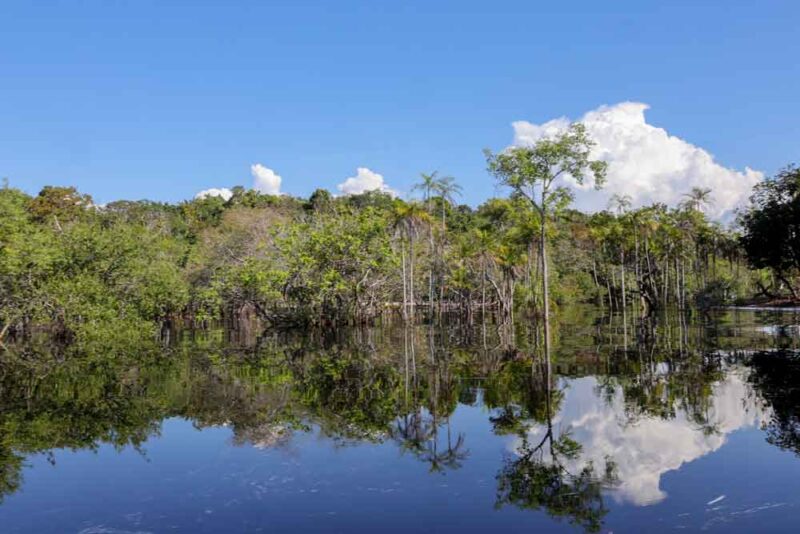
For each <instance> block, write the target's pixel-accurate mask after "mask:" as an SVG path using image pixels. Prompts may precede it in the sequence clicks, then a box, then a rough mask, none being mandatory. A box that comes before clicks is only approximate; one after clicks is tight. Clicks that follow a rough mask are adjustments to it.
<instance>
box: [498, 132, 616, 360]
mask: <svg viewBox="0 0 800 534" xmlns="http://www.w3.org/2000/svg"><path fill="white" fill-rule="evenodd" d="M593 145H594V143H593V141H592V140H591V139H590V138H589V136H588V134H587V133H586V128H585V127H584V126H583V125H582V124H573V125H571V126H570V127H569V129H567V130H566V131H565V132H562V133H560V134H558V135H556V136H555V137H553V138H543V139H540V140H539V141H537V142H536V143H535V144H534V145H533V146H530V147H514V148H511V149H508V150H506V151H504V152H500V153H498V154H492V153H491V152H489V151H488V150H487V151H486V158H487V162H488V168H489V172H490V173H491V174H493V175H494V176H495V177H497V179H498V180H499V181H500V183H501V184H503V185H505V186H508V187H510V188H511V189H512V190H513V192H514V194H516V195H518V196H520V197H522V198H524V199H525V200H527V202H528V204H529V206H530V207H531V208H533V209H535V210H536V211H537V212H538V213H539V216H540V219H541V221H542V224H541V237H540V242H539V256H540V260H541V265H542V301H543V305H544V309H543V315H544V330H545V333H544V342H545V347H546V348H547V347H548V346H549V343H550V303H549V299H550V293H549V276H548V265H547V245H546V241H547V220H548V217H550V216H551V215H552V214H553V212H554V211H557V210H558V209H559V208H561V207H563V206H564V205H565V204H567V203H568V202H569V200H570V199H571V193H570V191H569V190H568V189H567V188H566V187H564V186H559V185H557V182H556V180H558V179H559V178H571V179H572V180H574V181H576V182H577V183H579V184H583V183H584V181H585V180H586V178H587V177H588V176H589V175H591V176H592V178H593V180H594V185H595V187H597V188H599V187H602V185H603V183H604V181H605V175H606V168H607V163H606V162H603V161H598V160H591V159H590V157H589V153H590V150H591V148H592V146H593Z"/></svg>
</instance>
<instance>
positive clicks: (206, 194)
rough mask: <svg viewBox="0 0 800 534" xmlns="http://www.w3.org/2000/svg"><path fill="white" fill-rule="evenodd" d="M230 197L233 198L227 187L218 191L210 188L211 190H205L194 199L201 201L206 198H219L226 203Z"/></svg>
mask: <svg viewBox="0 0 800 534" xmlns="http://www.w3.org/2000/svg"><path fill="white" fill-rule="evenodd" d="M232 196H233V191H231V190H230V189H228V188H227V187H222V188H219V189H217V188H211V189H206V190H204V191H200V192H199V193H197V194H196V195H195V196H194V198H196V199H203V198H207V197H221V198H222V200H225V201H226V202H227V201H228V200H230V198H231V197H232Z"/></svg>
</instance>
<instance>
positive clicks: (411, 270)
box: [408, 233, 415, 315]
mask: <svg viewBox="0 0 800 534" xmlns="http://www.w3.org/2000/svg"><path fill="white" fill-rule="evenodd" d="M408 248H409V251H408V299H409V306H410V310H411V315H414V304H415V301H414V234H413V233H412V234H410V236H409V244H408Z"/></svg>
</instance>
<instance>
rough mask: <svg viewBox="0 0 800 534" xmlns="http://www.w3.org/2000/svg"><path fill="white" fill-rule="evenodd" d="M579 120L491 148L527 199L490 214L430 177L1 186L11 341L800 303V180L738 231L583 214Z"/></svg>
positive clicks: (690, 210)
mask: <svg viewBox="0 0 800 534" xmlns="http://www.w3.org/2000/svg"><path fill="white" fill-rule="evenodd" d="M591 146H592V141H591V139H589V138H588V137H587V134H586V132H585V130H584V129H583V128H582V127H581V126H580V125H573V126H572V127H571V128H570V129H568V130H567V131H565V132H564V133H562V134H560V135H559V136H557V137H555V138H551V139H545V140H542V141H539V142H538V143H537V144H535V145H534V146H531V147H520V148H513V149H508V150H506V151H503V152H500V153H496V154H493V153H490V152H487V154H486V157H487V168H488V171H489V173H490V174H491V175H493V176H494V177H495V178H496V179H497V180H498V183H500V184H501V185H504V186H506V187H507V189H508V190H510V195H509V196H508V197H506V198H492V199H489V200H487V201H486V202H484V203H483V204H481V205H480V206H478V207H476V208H472V207H470V206H467V205H464V204H459V203H458V197H459V195H460V192H461V187H460V186H459V185H458V184H457V182H456V181H455V179H453V178H452V177H449V176H440V175H439V174H438V173H430V174H423V175H421V180H420V182H419V184H418V185H417V188H416V189H417V191H418V192H419V193H420V195H421V199H419V200H403V199H401V198H395V197H393V196H391V195H390V194H387V193H384V192H379V191H370V192H366V193H363V194H360V195H351V196H340V197H334V196H332V195H331V194H330V193H329V192H328V191H326V190H323V189H319V190H317V191H315V192H314V193H313V194H312V195H311V196H310V197H309V198H307V199H303V198H296V197H292V196H272V195H264V194H260V193H258V192H256V191H254V190H247V189H245V188H243V187H236V188H234V189H233V195H232V196H231V197H230V198H229V199H228V200H225V199H223V198H220V197H205V198H196V199H194V200H191V201H185V202H181V203H178V204H167V203H159V202H151V201H117V202H111V203H109V204H106V205H103V206H97V205H95V204H94V203H93V201H92V198H91V197H90V196H89V195H87V194H84V193H81V192H79V191H77V190H76V189H75V188H73V187H52V186H48V187H45V188H43V189H42V190H41V191H40V192H39V194H38V195H36V196H30V195H28V194H26V193H24V192H22V191H20V190H17V189H14V188H11V187H9V186H8V184H7V183H6V185H5V187H3V188H2V189H0V342H2V341H3V340H4V339H7V338H9V337H19V336H25V335H30V333H32V332H35V331H37V330H43V331H46V332H48V333H49V334H50V335H52V336H55V337H56V338H57V339H60V340H63V341H68V342H76V343H84V344H85V343H90V342H91V343H99V344H101V345H102V344H103V343H107V344H113V343H114V342H115V341H119V340H127V339H135V338H140V337H142V336H153V335H155V334H156V333H157V331H158V329H159V328H161V327H162V326H163V325H164V324H165V323H166V324H168V323H175V322H181V323H190V324H194V325H203V324H207V323H208V322H209V321H213V320H217V319H220V318H235V319H238V318H242V317H250V316H253V317H258V318H260V319H261V320H262V321H264V322H266V323H267V324H268V325H271V326H275V327H294V326H308V325H319V326H332V325H339V324H365V323H371V322H374V321H376V320H378V319H380V318H385V317H390V316H398V317H402V318H405V319H407V320H410V319H413V318H415V317H425V318H436V317H441V316H443V315H445V314H452V313H458V314H460V315H461V316H463V317H466V318H467V319H468V320H473V319H475V318H476V317H483V316H486V315H487V314H491V316H492V317H497V318H500V320H503V321H509V320H513V318H514V315H515V314H523V315H526V316H532V317H541V318H544V319H545V321H544V326H545V342H547V341H548V339H549V333H548V332H547V330H548V328H547V326H548V321H547V320H546V319H547V318H548V317H549V316H550V309H549V308H551V307H556V308H557V307H559V306H563V305H565V304H568V303H571V302H594V303H596V304H597V305H598V306H601V307H603V308H605V309H606V310H607V311H609V312H621V313H629V314H634V313H635V314H648V313H652V312H654V311H657V310H660V309H665V308H669V307H675V308H679V309H690V308H693V307H698V306H700V307H702V306H710V305H717V304H730V303H735V302H741V301H744V300H747V299H750V298H752V297H754V296H760V297H761V298H763V299H776V298H780V297H782V296H785V297H788V298H792V297H793V298H796V297H797V281H798V275H800V228H798V226H800V171H799V170H798V169H797V168H795V167H788V168H787V169H785V170H784V171H782V172H781V173H779V174H778V175H777V176H775V177H774V178H771V179H768V180H765V181H764V182H763V183H761V184H759V185H758V186H757V187H756V189H755V191H754V193H753V197H752V199H751V200H752V202H751V205H750V207H748V208H747V209H746V210H744V211H743V212H742V213H741V214H740V216H739V219H738V223H739V224H738V225H735V226H731V227H728V228H726V227H723V226H722V225H720V224H719V223H717V222H715V221H712V220H710V219H709V217H708V216H707V215H706V213H705V210H706V208H707V206H708V205H709V204H710V203H712V202H713V192H712V191H709V190H704V189H698V188H695V189H693V190H691V191H687V193H686V195H685V200H684V202H681V203H680V204H679V205H676V206H667V205H664V204H658V203H657V204H652V205H648V206H644V207H640V208H637V209H632V207H631V199H630V198H629V197H626V196H614V197H613V198H612V201H611V204H610V205H609V207H608V209H606V210H604V211H601V212H598V213H594V214H587V213H582V212H580V211H577V210H575V209H572V208H571V207H570V202H571V200H572V197H571V194H570V191H569V189H567V188H565V187H563V186H561V185H560V183H561V182H560V181H559V178H561V177H563V176H570V177H572V179H574V180H576V181H578V182H583V180H587V181H590V183H593V184H594V185H595V186H596V187H602V185H603V182H604V178H605V174H606V164H605V163H604V162H600V161H593V160H591V159H590V157H589V153H590V149H591Z"/></svg>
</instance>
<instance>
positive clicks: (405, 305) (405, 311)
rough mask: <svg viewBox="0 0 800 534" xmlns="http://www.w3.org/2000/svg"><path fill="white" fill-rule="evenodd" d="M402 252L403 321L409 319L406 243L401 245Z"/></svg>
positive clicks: (403, 242)
mask: <svg viewBox="0 0 800 534" xmlns="http://www.w3.org/2000/svg"><path fill="white" fill-rule="evenodd" d="M400 250H401V255H402V259H403V319H408V279H407V277H406V242H405V241H404V240H402V241H401V243H400Z"/></svg>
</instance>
